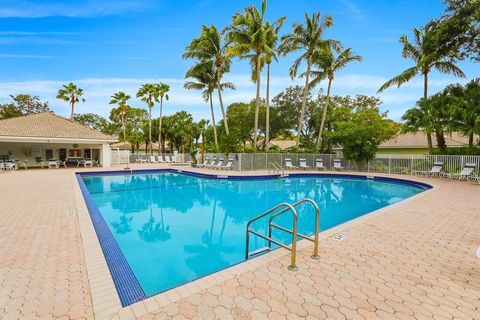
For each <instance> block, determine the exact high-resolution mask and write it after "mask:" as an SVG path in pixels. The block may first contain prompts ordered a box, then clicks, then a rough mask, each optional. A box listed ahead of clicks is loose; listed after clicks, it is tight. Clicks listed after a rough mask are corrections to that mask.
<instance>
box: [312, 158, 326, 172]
mask: <svg viewBox="0 0 480 320" xmlns="http://www.w3.org/2000/svg"><path fill="white" fill-rule="evenodd" d="M315 169H316V170H326V169H327V168H325V166H324V165H323V159H315Z"/></svg>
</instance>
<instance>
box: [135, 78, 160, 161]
mask: <svg viewBox="0 0 480 320" xmlns="http://www.w3.org/2000/svg"><path fill="white" fill-rule="evenodd" d="M159 95H160V87H159V85H158V84H154V83H145V84H143V85H142V86H141V87H140V89H138V92H137V98H140V99H141V100H142V101H143V102H146V103H147V106H148V114H149V121H148V137H149V138H148V143H149V145H150V153H152V152H153V144H152V108H153V106H154V103H155V102H160V101H159V100H158V97H159Z"/></svg>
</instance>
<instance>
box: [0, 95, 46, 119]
mask: <svg viewBox="0 0 480 320" xmlns="http://www.w3.org/2000/svg"><path fill="white" fill-rule="evenodd" d="M10 98H12V100H13V101H12V102H9V103H6V104H0V119H7V118H13V117H20V116H26V115H29V114H34V113H41V112H51V110H50V108H49V107H48V102H42V101H40V98H39V97H38V96H32V95H29V94H17V95H10Z"/></svg>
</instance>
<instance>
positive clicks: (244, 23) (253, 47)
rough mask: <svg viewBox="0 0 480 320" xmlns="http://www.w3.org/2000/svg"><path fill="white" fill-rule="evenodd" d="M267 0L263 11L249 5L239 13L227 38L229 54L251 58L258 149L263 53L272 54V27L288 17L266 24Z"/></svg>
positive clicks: (264, 2)
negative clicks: (269, 39) (255, 88)
mask: <svg viewBox="0 0 480 320" xmlns="http://www.w3.org/2000/svg"><path fill="white" fill-rule="evenodd" d="M266 9H267V1H266V0H263V2H262V9H261V12H259V11H258V9H257V8H256V7H254V6H249V7H247V8H246V9H245V10H244V12H243V13H237V14H235V15H234V16H233V18H232V24H231V26H230V27H228V28H227V29H226V30H227V31H228V33H227V39H228V41H230V42H231V43H232V46H231V47H230V48H229V49H228V50H227V54H228V56H236V57H239V58H241V59H249V60H250V65H251V67H252V81H253V82H255V83H256V84H257V95H256V99H255V119H254V125H253V148H254V149H255V150H256V149H257V135H258V114H259V111H260V73H261V68H262V55H265V54H266V55H269V54H272V52H273V50H274V49H273V48H271V47H269V43H268V42H267V38H268V36H267V35H268V33H269V32H270V31H269V30H270V28H277V27H278V26H280V25H282V24H283V22H284V21H285V19H286V17H282V18H280V19H277V20H275V22H273V23H270V24H266V23H265V22H264V20H265V11H266Z"/></svg>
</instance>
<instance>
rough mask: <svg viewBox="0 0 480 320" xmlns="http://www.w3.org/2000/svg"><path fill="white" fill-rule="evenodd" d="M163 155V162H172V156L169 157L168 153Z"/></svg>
mask: <svg viewBox="0 0 480 320" xmlns="http://www.w3.org/2000/svg"><path fill="white" fill-rule="evenodd" d="M163 157H164V158H165V162H166V163H172V162H173V161H172V157H170V156H169V155H165V156H163Z"/></svg>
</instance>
